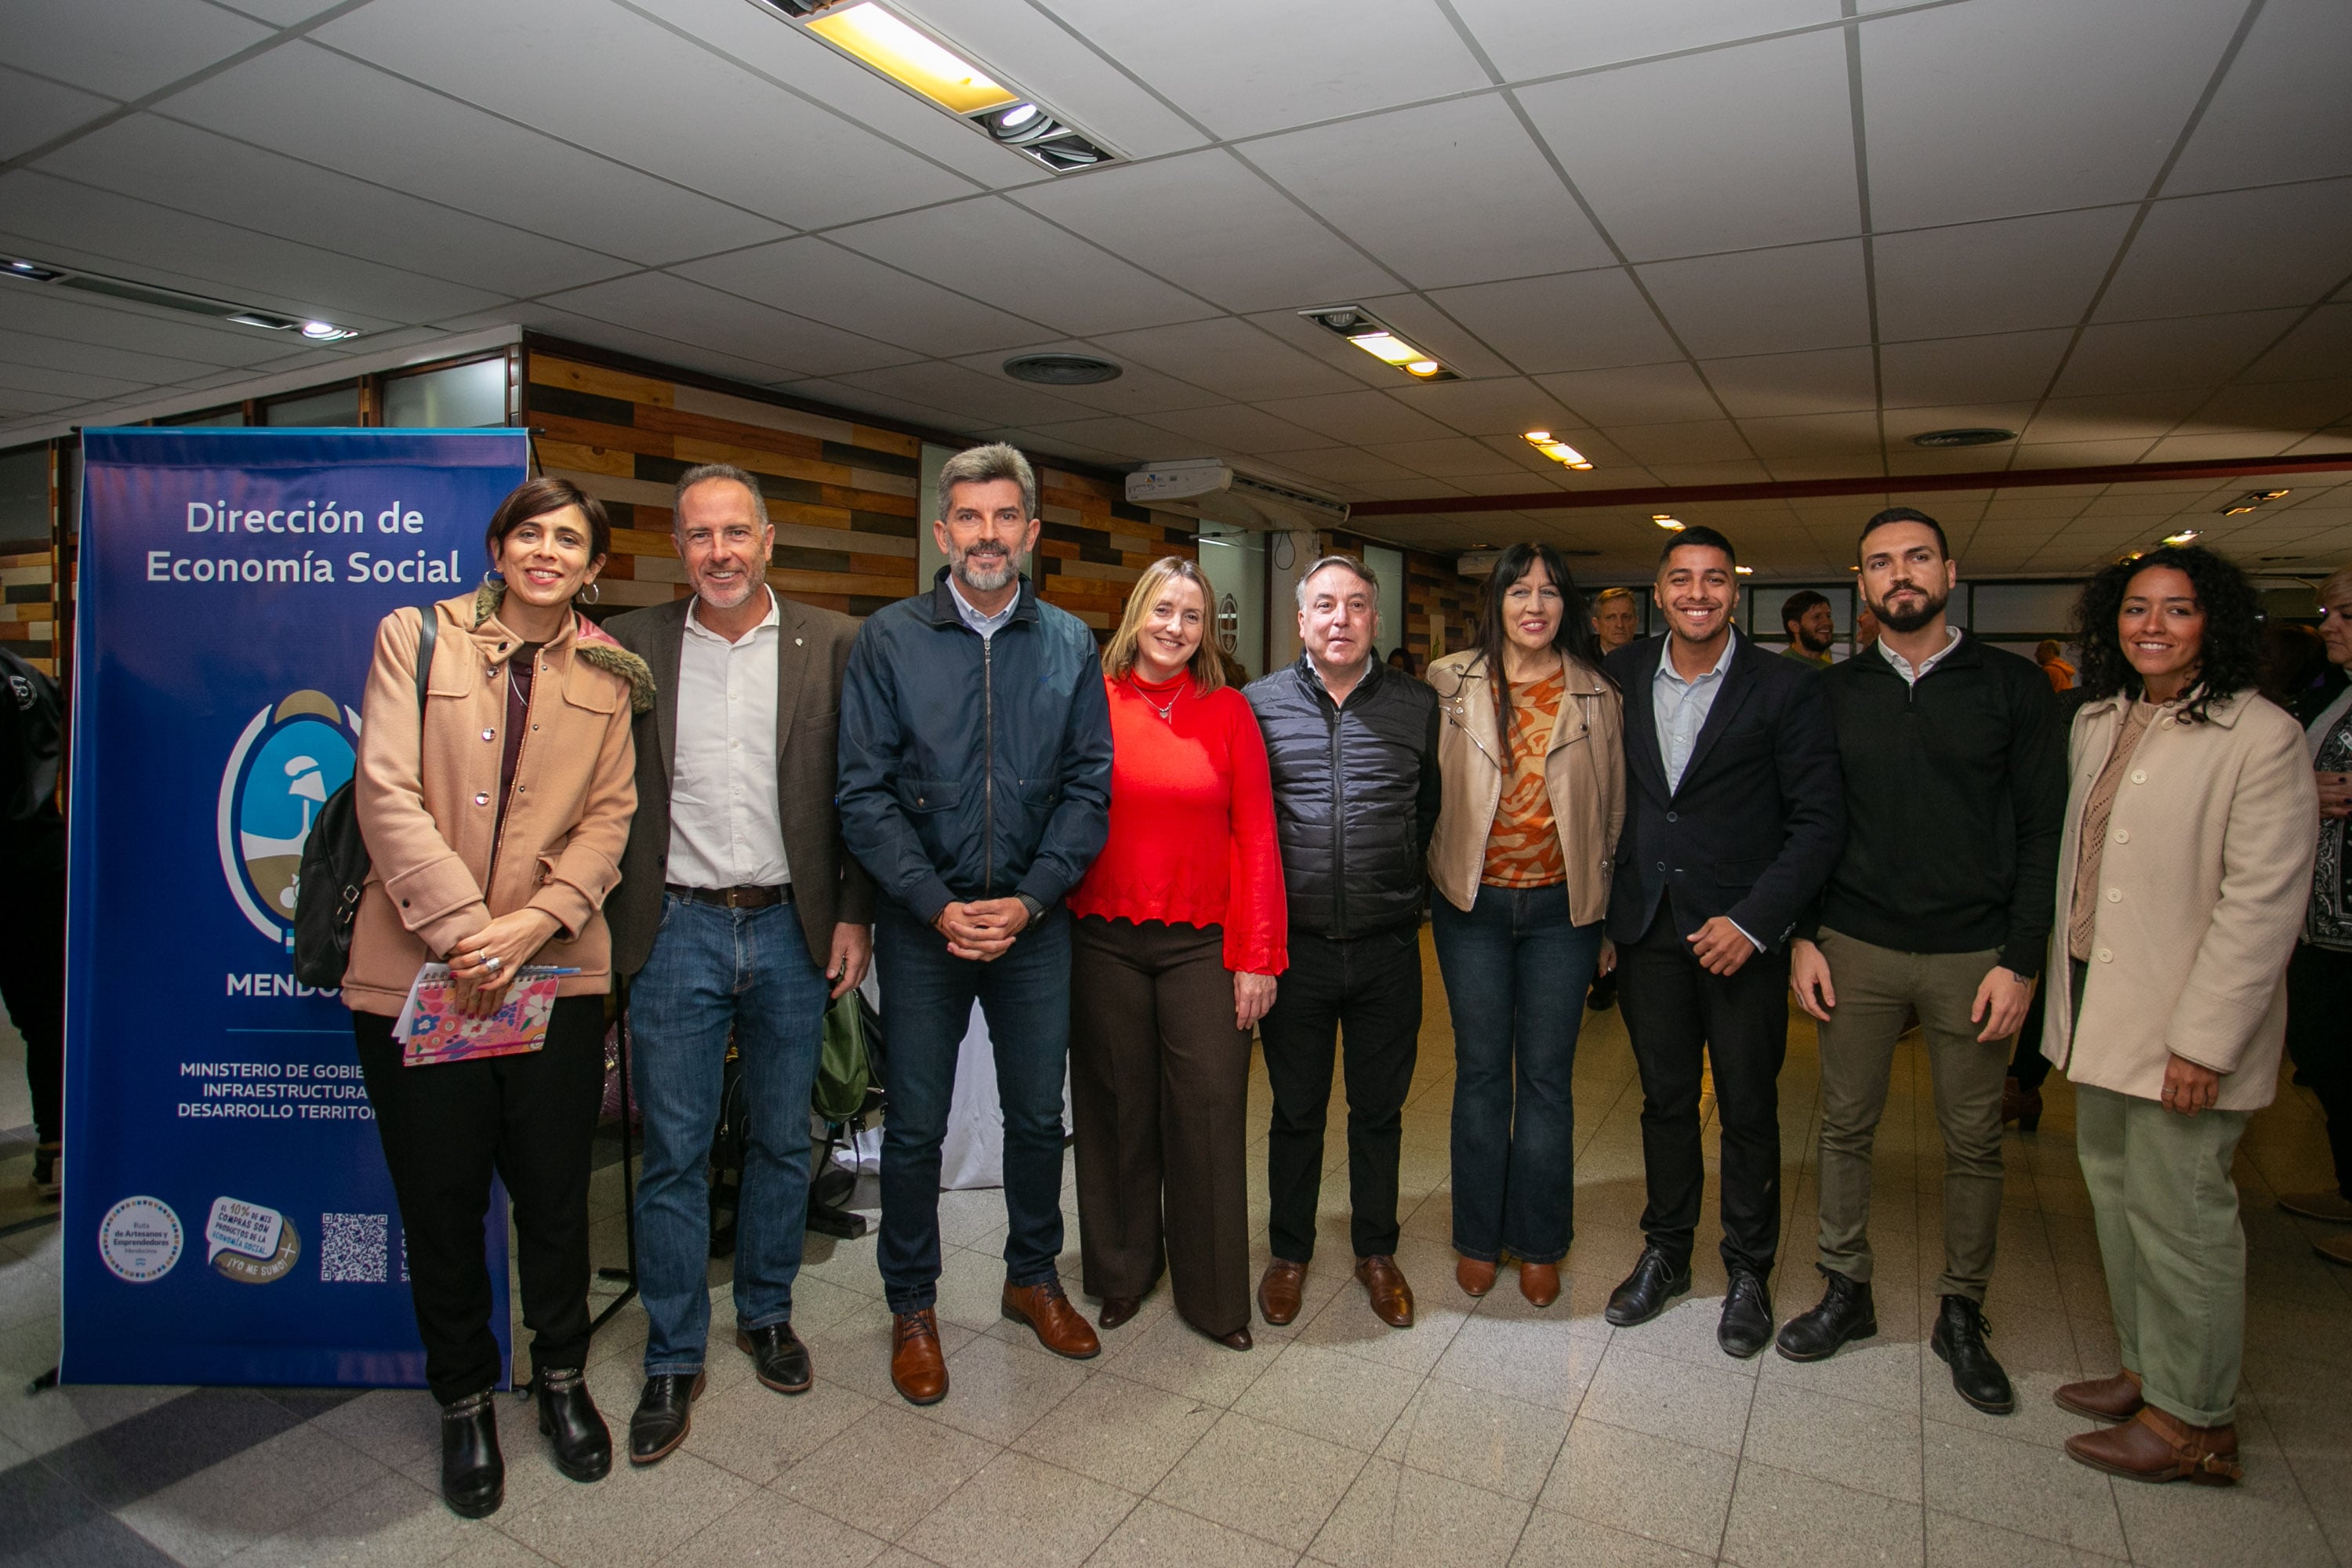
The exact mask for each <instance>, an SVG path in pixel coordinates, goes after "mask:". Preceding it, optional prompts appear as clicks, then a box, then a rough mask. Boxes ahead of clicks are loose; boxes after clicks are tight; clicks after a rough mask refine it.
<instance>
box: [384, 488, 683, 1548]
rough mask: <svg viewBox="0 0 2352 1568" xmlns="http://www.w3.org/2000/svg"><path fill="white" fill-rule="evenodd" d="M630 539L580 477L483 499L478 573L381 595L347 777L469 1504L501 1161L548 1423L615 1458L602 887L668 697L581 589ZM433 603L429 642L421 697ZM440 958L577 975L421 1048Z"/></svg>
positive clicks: (488, 1435) (485, 969)
mask: <svg viewBox="0 0 2352 1568" xmlns="http://www.w3.org/2000/svg"><path fill="white" fill-rule="evenodd" d="M611 538H612V527H611V524H610V523H608V522H607V521H605V517H604V509H603V508H602V507H601V506H599V505H598V504H597V503H596V502H595V501H594V500H592V499H590V498H589V497H588V496H586V495H584V494H583V493H582V492H581V491H580V490H579V489H577V488H576V487H574V486H573V485H572V484H571V483H569V482H568V481H566V480H562V479H533V480H531V481H530V483H528V484H525V485H523V486H522V487H521V488H520V489H517V490H516V491H515V492H514V493H513V494H512V495H509V497H508V498H507V499H506V500H505V501H504V502H502V503H501V504H500V505H499V510H498V513H497V515H496V516H494V517H493V518H492V519H491V520H490V525H489V530H488V551H489V557H490V561H491V563H492V571H491V573H490V574H489V575H488V576H487V577H486V578H485V580H484V584H483V586H482V588H481V590H480V591H479V592H478V593H476V594H471V595H466V596H464V597H461V598H455V599H445V600H443V601H442V602H441V603H439V604H437V605H430V606H428V607H426V608H425V610H424V611H422V612H421V613H420V612H418V611H415V610H397V611H394V613H393V614H392V615H389V616H385V617H384V619H383V625H382V626H379V627H378V628H377V629H376V644H375V663H374V666H373V668H372V669H371V670H370V671H369V673H368V686H367V699H366V721H365V723H364V725H363V726H362V731H361V737H362V738H361V742H360V755H359V763H358V769H357V774H356V778H357V783H356V784H354V786H353V788H354V798H355V803H356V805H357V807H358V816H359V824H360V832H361V834H362V837H364V838H365V839H366V841H367V847H368V855H369V858H370V860H371V862H372V869H371V871H370V874H369V877H368V881H367V887H366V889H365V891H364V893H363V894H362V898H361V901H360V908H359V913H358V918H357V921H356V923H355V925H354V927H353V929H352V954H351V963H350V967H349V968H348V970H347V971H346V973H345V974H344V977H343V1000H344V1002H345V1004H346V1005H349V1006H350V1007H351V1009H352V1033H353V1035H354V1036H355V1037H356V1038H357V1040H358V1044H359V1055H360V1065H361V1068H362V1070H363V1071H364V1073H365V1074H366V1079H367V1089H368V1099H369V1100H370V1102H371V1103H372V1104H373V1108H374V1110H375V1120H376V1130H377V1132H378V1134H379V1135H380V1136H381V1137H382V1138H383V1153H384V1162H385V1163H386V1164H387V1165H389V1166H390V1167H391V1170H392V1180H393V1187H394V1192H395V1193H396V1194H398V1197H399V1200H400V1224H401V1231H402V1235H403V1241H404V1254H405V1258H406V1262H407V1271H408V1274H409V1278H410V1289H411V1292H412V1294H413V1295H414V1297H415V1307H416V1327H417V1332H418V1335H419V1336H420V1337H421V1338H422V1339H423V1340H424V1342H425V1381H426V1383H427V1384H429V1385H430V1386H431V1388H432V1390H433V1394H434V1397H435V1398H436V1399H437V1400H439V1401H440V1402H441V1405H442V1418H441V1490H442V1496H443V1497H444V1498H445V1499H446V1500H447V1502H448V1504H449V1506H450V1507H451V1508H452V1509H454V1510H457V1512H458V1513H461V1514H464V1515H466V1516H467V1517H468V1518H480V1517H481V1516H483V1515H485V1514H488V1513H490V1512H492V1511H494V1510H496V1509H497V1508H498V1506H499V1502H500V1501H501V1500H503V1499H504V1496H505V1477H506V1471H505V1466H504V1462H503V1460H502V1459H501V1458H500V1456H499V1441H498V1425H497V1419H496V1415H495V1414H494V1412H493V1409H492V1404H491V1401H492V1398H493V1395H492V1394H491V1392H490V1391H491V1390H492V1389H493V1388H494V1387H495V1386H496V1384H498V1382H499V1373H500V1371H501V1364H500V1355H499V1342H498V1340H497V1338H496V1337H495V1336H494V1335H493V1333H492V1332H491V1328H490V1321H489V1314H490V1303H491V1300H492V1292H491V1289H490V1278H489V1273H488V1268H487V1265H486V1261H485V1258H484V1255H483V1240H482V1221H483V1215H484V1214H485V1212H486V1211H487V1210H488V1206H489V1196H490V1178H491V1175H492V1173H494V1172H495V1173H497V1174H498V1175H499V1176H500V1177H502V1178H504V1180H505V1182H506V1185H507V1191H508V1193H509V1194H510V1196H511V1197H512V1199H513V1203H514V1218H515V1227H516V1231H517V1234H518V1237H519V1249H520V1250H519V1261H520V1265H521V1271H522V1302H523V1321H524V1322H525V1323H526V1324H527V1325H529V1327H530V1329H531V1331H532V1332H533V1334H534V1335H535V1342H534V1343H533V1344H532V1347H531V1362H532V1368H533V1373H534V1381H535V1382H536V1384H537V1386H538V1391H539V1421H540V1430H541V1432H544V1433H546V1434H548V1435H549V1436H550V1437H551V1438H552V1439H553V1445H554V1451H555V1460H556V1464H557V1466H558V1467H559V1468H561V1469H562V1471H563V1472H564V1473H565V1474H566V1475H568V1476H570V1477H572V1479H574V1480H582V1481H593V1480H595V1479H599V1478H601V1477H602V1476H603V1475H604V1473H605V1472H606V1471H607V1470H608V1469H609V1468H611V1465H612V1438H611V1436H610V1435H609V1434H608V1433H607V1431H606V1430H605V1426H604V1420H603V1418H602V1417H600V1416H599V1415H597V1414H596V1407H595V1405H594V1404H593V1402H592V1401H591V1400H590V1399H589V1397H588V1391H587V1387H586V1385H585V1384H584V1383H583V1381H582V1375H581V1369H582V1367H583V1365H584V1364H585V1362H586V1357H587V1351H588V1274H589V1268H588V1160H589V1143H590V1140H591V1138H592V1137H593V1133H594V1131H595V1124H596V1109H597V1105H598V1102H599V1100H600V1099H601V1096H602V1092H603V1086H604V1050H603V1037H604V993H605V992H606V991H608V990H609V989H611V984H612V975H611V973H610V971H611V964H610V957H609V952H610V942H609V938H608V936H607V933H606V931H605V927H604V914H603V913H602V908H603V905H604V896H605V895H606V894H607V893H609V892H611V891H612V889H613V885H614V883H615V882H617V881H619V880H620V858H621V847H622V846H623V844H624V843H625V842H626V841H627V838H628V834H629V818H630V816H632V815H633V814H634V813H635V810H636V802H637V794H636V784H635V756H636V753H635V746H634V745H633V743H632V742H631V740H630V732H629V725H630V720H631V717H632V711H633V709H635V708H638V707H643V706H649V705H650V704H651V702H652V692H653V682H652V679H651V677H650V676H649V675H648V674H647V672H646V667H645V665H644V663H643V662H642V661H640V660H639V659H638V658H636V656H635V655H634V654H631V653H627V652H625V651H624V650H623V649H622V648H621V647H620V645H619V644H617V643H615V642H614V641H613V640H612V639H611V638H610V637H606V636H604V633H602V632H600V631H598V630H597V629H596V628H595V627H594V626H593V625H592V624H591V623H589V622H588V621H587V620H586V619H585V618H583V616H580V615H579V614H578V613H577V612H576V611H574V610H573V608H572V599H573V596H574V595H577V594H579V593H581V592H582V591H583V589H585V588H587V587H588V586H589V585H590V584H593V582H594V581H595V577H596V574H597V572H598V571H599V570H600V569H601V568H602V567H603V566H604V556H605V552H606V551H607V549H608V548H609V547H610V542H611ZM421 616H432V617H434V625H435V640H434V648H433V653H432V664H431V667H430V668H429V669H428V671H427V672H426V679H425V701H424V704H423V711H422V713H421V714H420V712H419V710H418V702H417V695H416V693H417V681H416V666H417V650H418V647H419V645H420V643H421V642H422V640H423V637H422V627H423V621H422V619H421ZM435 961H443V962H446V963H448V964H449V967H450V973H451V975H452V977H453V978H454V979H455V980H456V981H457V985H458V988H459V994H460V996H461V997H463V998H464V999H465V1000H466V1002H467V1006H468V1009H469V1010H474V1011H488V1010H489V1009H490V1008H491V1007H494V1006H495V1005H497V1004H498V1002H499V999H500V997H501V996H502V995H503V994H505V992H506V990H507V988H508V987H509V985H510V984H512V983H513V981H514V978H515V974H516V972H517V971H518V970H520V968H521V967H522V966H523V965H524V964H526V963H540V964H547V965H551V966H556V967H560V968H565V969H572V970H576V971H578V973H574V974H572V975H569V976H567V977H566V978H565V979H564V980H563V981H562V984H561V987H560V990H559V994H558V998H557V1001H556V1003H555V1010H554V1016H553V1017H552V1019H551V1022H550V1024H549V1026H548V1031H547V1037H546V1040H545V1042H544V1043H543V1044H542V1045H541V1047H539V1048H537V1049H534V1050H530V1051H527V1052H522V1053H520V1054H516V1055H511V1056H499V1057H492V1058H478V1059H474V1060H467V1061H450V1062H438V1063H433V1064H429V1065H419V1066H415V1067H410V1066H406V1065H404V1063H403V1060H402V1047H401V1045H400V1043H399V1042H398V1041H396V1040H395V1039H394V1037H393V1024H394V1019H395V1018H396V1016H398V1014H399V1012H400V1010H401V1005H402V1004H403V1002H404V1000H405V999H406V997H407V994H408V991H409V987H410V986H411V985H412V984H414V982H415V978H416V973H417V971H418V970H419V969H420V968H421V967H422V966H423V965H424V964H425V963H428V962H435Z"/></svg>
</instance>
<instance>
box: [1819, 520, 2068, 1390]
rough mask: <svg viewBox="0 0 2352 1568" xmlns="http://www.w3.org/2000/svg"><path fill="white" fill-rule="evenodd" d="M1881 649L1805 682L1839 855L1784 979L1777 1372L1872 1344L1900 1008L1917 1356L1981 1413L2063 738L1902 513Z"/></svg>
mask: <svg viewBox="0 0 2352 1568" xmlns="http://www.w3.org/2000/svg"><path fill="white" fill-rule="evenodd" d="M1861 555H1862V592H1863V597H1864V601H1865V602H1866V603H1867V604H1868V605H1869V606H1870V608H1871V610H1872V611H1873V612H1874V614H1875V615H1876V616H1877V617H1878V624H1879V626H1880V627H1881V635H1880V637H1879V640H1878V642H1877V643H1876V644H1875V645H1874V646H1873V647H1866V648H1864V649H1863V650H1862V651H1861V652H1860V653H1858V654H1856V655H1855V656H1854V657H1853V658H1850V659H1848V660H1846V661H1845V662H1844V663H1843V664H1840V665H1836V666H1833V667H1832V668H1830V669H1827V670H1824V671H1823V672H1822V678H1821V681H1822V690H1823V692H1824V693H1825V694H1826V695H1827V697H1828V699H1829V705H1830V716H1831V721H1832V724H1833V725H1834V727H1835V729H1836V731H1837V742H1838V754H1839V763H1840V767H1841V770H1842V772H1843V775H1844V780H1845V801H1846V818H1847V833H1846V841H1845V853H1844V854H1843V856H1842V857H1841V858H1839V861H1838V866H1837V869H1836V871H1835V872H1834V873H1832V876H1831V878H1830V882H1829V886H1828V887H1827V888H1826V889H1824V890H1823V892H1822V900H1821V903H1820V906H1819V910H1818V914H1817V915H1816V916H1815V917H1814V918H1813V919H1811V921H1808V922H1807V924H1808V925H1809V926H1810V927H1811V931H1810V933H1809V935H1810V940H1805V939H1800V940H1799V941H1798V942H1796V944H1795V949H1794V952H1793V953H1792V954H1791V959H1790V986H1791V988H1793V989H1794V990H1795V992H1796V994H1797V1000H1798V1002H1799V1004H1800V1005H1802V1006H1803V1007H1804V1009H1805V1011H1806V1012H1808V1013H1811V1015H1812V1016H1814V1017H1815V1018H1816V1019H1818V1020H1820V1032H1821V1047H1822V1058H1821V1064H1822V1164H1821V1261H1820V1264H1819V1267H1820V1268H1821V1271H1822V1275H1823V1276H1824V1278H1825V1279H1827V1280H1828V1289H1827V1290H1826V1291H1825V1292H1824V1294H1823V1295H1822V1301H1821V1304H1820V1305H1819V1306H1817V1307H1815V1308H1814V1309H1813V1310H1811V1311H1810V1312H1807V1313H1805V1314H1804V1315H1802V1316H1801V1317H1799V1318H1796V1319H1794V1320H1792V1321H1790V1323H1789V1325H1788V1326H1787V1327H1786V1328H1784V1329H1783V1330H1781V1331H1780V1353H1781V1354H1782V1355H1784V1356H1787V1357H1788V1358H1790V1360H1791V1361H1819V1360H1821V1359H1822V1358H1823V1357H1825V1356H1829V1355H1833V1354H1835V1353H1836V1352H1837V1350H1838V1348H1839V1347H1840V1346H1841V1345H1843V1344H1844V1343H1845V1342H1847V1341H1849V1340H1854V1339H1862V1338H1866V1337H1867V1336H1869V1335H1871V1334H1874V1333H1876V1332H1877V1331H1878V1324H1877V1319H1876V1315H1875V1311H1874V1307H1873V1304H1872V1301H1871V1293H1870V1274H1871V1253H1870V1238H1869V1234H1868V1226H1869V1220H1870V1169H1871V1148H1872V1144H1873V1142H1874V1138H1875V1136H1876V1132H1877V1129H1878V1119H1879V1117H1880V1115H1881V1114H1882V1113H1883V1112H1884V1111H1885V1109H1886V1083H1887V1076H1888V1071H1889V1068H1890V1067H1891V1065H1892V1063H1893V1060H1894V1056H1895V1041H1896V1039H1897V1038H1898V1037H1900V1036H1901V1035H1902V1033H1903V1031H1904V1028H1905V1026H1906V1014H1907V1013H1909V1012H1912V1011H1915V1010H1916V1013H1917V1014H1918V1017H1919V1023H1920V1026H1921V1028H1922V1031H1923V1032H1924V1034H1925V1036H1926V1039H1927V1063H1928V1067H1929V1068H1930V1071H1931V1072H1932V1074H1933V1079H1934V1083H1935V1092H1936V1118H1937V1121H1938V1122H1939V1123H1940V1124H1941V1126H1942V1128H1943V1134H1944V1273H1943V1278H1942V1279H1940V1280H1938V1281H1937V1292H1938V1293H1939V1294H1940V1295H1941V1296H1942V1298H1943V1304H1942V1308H1941V1310H1940V1311H1939V1312H1938V1313H1937V1322H1936V1330H1935V1333H1934V1336H1933V1338H1932V1340H1931V1341H1930V1343H1931V1345H1932V1347H1933V1349H1934V1350H1935V1352H1936V1353H1937V1355H1938V1356H1940V1357H1942V1358H1943V1360H1944V1361H1945V1362H1946V1363H1948V1364H1949V1365H1950V1367H1951V1369H1952V1385H1953V1387H1954V1388H1955V1389H1957V1390H1958V1393H1959V1395H1960V1397H1961V1398H1963V1399H1965V1400H1967V1401H1968V1402H1969V1404H1970V1405H1975V1406H1976V1407H1977V1408H1979V1409H1980V1410H1985V1411H1990V1412H1992V1413H1994V1414H1997V1415H2006V1414H2007V1413H2008V1412H2010V1411H2011V1410H2013V1409H2014V1408H2016V1397H2015V1395H2014V1394H2013V1393H2012V1391H2011V1388H2010V1384H2009V1378H2008V1376H2007V1374H2006V1373H2003V1372H2002V1371H2001V1368H2000V1363H1999V1362H1998V1361H1996V1360H1995V1359H1994V1358H1993V1355H1992V1352H1990V1350H1988V1349H1987V1348H1986V1346H1985V1333H1986V1327H1985V1321H1984V1315H1983V1311H1982V1308H1983V1304H1984V1295H1985V1284H1986V1281H1987V1280H1988V1279H1990V1276H1991V1273H1992V1259H1993V1239H1994V1235H1995V1232H1996V1230H1997V1228H1998V1225H1999V1221H2000V1187H2001V1160H2000V1137H2001V1131H2000V1130H2001V1121H2000V1091H2001V1080H2002V1079H2003V1078H2004V1076H2006V1074H2007V1071H2008V1066H2009V1051H2010V1041H2011V1037H2012V1036H2013V1035H2015V1034H2016V1032H2017V1026H2018V1024H2019V1022H2020V1020H2021V1019H2022V1018H2023V1017H2024V1016H2025V1010H2026V1004H2027V1003H2028V1002H2029V1001H2030V1000H2031V999H2032V995H2033V981H2034V976H2035V975H2037V974H2038V973H2041V968H2042V950H2043V948H2044V946H2045V945H2046V943H2047V942H2048V939H2049V935H2050V922H2051V919H2052V909H2053V901H2054V898H2055V878H2056V875H2057V866H2058V837H2059V833H2060V830H2061V828H2062V826H2063V819H2064V816H2065V810H2066V740H2065V731H2064V729H2063V726H2062V725H2061V724H2060V722H2059V718H2058V710H2057V703H2056V701H2055V700H2054V699H2053V697H2052V695H2051V692H2050V682H2049V680H2048V679H2047V678H2045V677H2044V676H2043V675H2042V671H2041V670H2040V669H2038V668H2035V667H2034V665H2033V664H2032V662H2031V661H2029V660H2027V659H2023V658H2019V657H2018V656H2017V655H2015V654H2013V653H2009V652H2005V651H2004V650H2002V649H2000V648H1996V647H1986V646H1985V645H1984V644H1982V643H1979V642H1978V641H1977V640H1976V639H1975V638H1973V637H1969V635H1968V634H1967V633H1965V632H1963V631H1961V630H1960V629H1959V628H1958V626H1951V625H1949V624H1948V621H1947V620H1946V618H1945V614H1944V605H1945V602H1946V601H1947V600H1948V598H1949V597H1950V595H1951V591H1952V588H1953V585H1954V584H1956V583H1957V582H1958V579H1959V568H1958V565H1956V564H1955V563H1953V561H1952V560H1951V556H1950V552H1949V550H1948V547H1947V545H1946V544H1945V542H1944V531H1943V529H1942V528H1941V527H1940V526H1938V525H1937V522H1936V521H1935V519H1933V518H1931V517H1929V516H1927V514H1926V513H1925V512H1920V511H1914V510H1911V509H1910V508H1909V507H1895V508H1891V509H1889V510H1885V511H1882V512H1880V513H1879V514H1878V515H1877V516H1875V517H1874V518H1872V519H1871V520H1870V521H1868V522H1867V523H1865V524H1864V525H1863V532H1862V540H1861Z"/></svg>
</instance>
